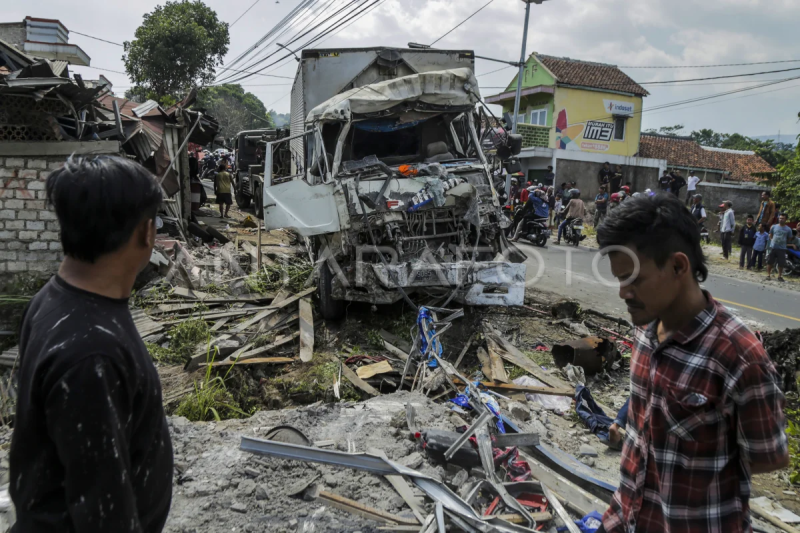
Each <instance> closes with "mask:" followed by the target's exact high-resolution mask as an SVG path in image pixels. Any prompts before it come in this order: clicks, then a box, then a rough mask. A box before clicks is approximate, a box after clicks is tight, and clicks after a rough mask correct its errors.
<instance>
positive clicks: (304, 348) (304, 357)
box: [299, 298, 314, 363]
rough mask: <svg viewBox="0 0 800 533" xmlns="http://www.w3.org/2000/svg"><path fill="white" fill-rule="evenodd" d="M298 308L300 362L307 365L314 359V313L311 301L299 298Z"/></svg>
mask: <svg viewBox="0 0 800 533" xmlns="http://www.w3.org/2000/svg"><path fill="white" fill-rule="evenodd" d="M299 306H300V312H299V314H300V360H301V361H303V362H304V363H308V362H309V361H311V359H313V358H314V312H313V311H312V309H311V300H309V299H308V298H301V299H300V302H299Z"/></svg>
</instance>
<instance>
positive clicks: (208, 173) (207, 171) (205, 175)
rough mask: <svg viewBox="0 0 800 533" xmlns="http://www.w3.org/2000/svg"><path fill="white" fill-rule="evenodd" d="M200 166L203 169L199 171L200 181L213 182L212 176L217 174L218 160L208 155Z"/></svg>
mask: <svg viewBox="0 0 800 533" xmlns="http://www.w3.org/2000/svg"><path fill="white" fill-rule="evenodd" d="M202 164H203V167H202V169H201V170H200V179H201V180H205V179H207V180H211V181H214V176H216V174H217V165H218V164H219V160H218V159H217V158H216V157H215V156H214V155H212V154H209V155H207V156H205V157H204V158H203V161H202Z"/></svg>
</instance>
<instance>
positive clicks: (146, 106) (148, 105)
mask: <svg viewBox="0 0 800 533" xmlns="http://www.w3.org/2000/svg"><path fill="white" fill-rule="evenodd" d="M157 107H158V102H156V101H155V100H148V101H146V102H145V103H143V104H141V105H139V106H137V107H134V108H133V109H131V111H133V114H134V115H136V116H137V117H139V118H141V117H143V116H145V115H147V113H149V112H150V111H152V110H153V109H155V108H157Z"/></svg>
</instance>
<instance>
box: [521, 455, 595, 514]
mask: <svg viewBox="0 0 800 533" xmlns="http://www.w3.org/2000/svg"><path fill="white" fill-rule="evenodd" d="M519 456H520V458H521V459H522V460H524V461H527V463H528V466H529V467H530V469H531V474H532V475H533V477H534V479H536V480H538V481H540V482H542V483H546V484H547V485H548V487H549V488H550V489H551V490H552V491H553V492H555V493H557V494H556V497H560V499H562V500H565V501H566V502H567V503H566V504H567V506H568V507H570V508H571V509H572V510H573V511H575V512H576V513H578V514H579V515H580V516H585V515H587V514H589V513H590V512H592V511H597V512H598V513H600V514H603V513H605V512H606V510H607V509H608V503H606V502H604V501H602V500H601V499H600V498H597V497H596V496H594V495H592V494H589V493H588V492H586V491H585V490H583V489H582V488H580V487H579V486H577V485H575V484H574V483H572V482H571V481H569V480H568V479H566V478H565V477H563V476H561V475H559V474H558V473H556V472H555V471H554V470H551V469H550V468H548V467H546V466H545V465H543V464H542V463H540V462H539V461H538V460H536V459H534V458H533V457H532V456H531V455H530V454H528V453H525V452H524V451H522V450H519Z"/></svg>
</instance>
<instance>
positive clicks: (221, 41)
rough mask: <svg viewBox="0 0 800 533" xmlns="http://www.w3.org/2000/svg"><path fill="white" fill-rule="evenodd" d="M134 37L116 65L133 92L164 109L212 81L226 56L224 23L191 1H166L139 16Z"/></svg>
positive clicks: (206, 8) (226, 46)
mask: <svg viewBox="0 0 800 533" xmlns="http://www.w3.org/2000/svg"><path fill="white" fill-rule="evenodd" d="M135 37H136V38H135V39H134V40H133V41H125V43H124V47H125V48H124V49H125V53H124V55H123V56H122V61H123V62H124V63H125V71H126V72H127V73H128V75H129V76H130V78H131V79H132V80H133V83H134V84H136V88H135V90H134V91H132V92H133V94H136V95H144V96H146V97H147V98H152V99H154V100H156V101H158V102H160V103H162V104H164V105H169V104H171V103H174V102H175V101H177V100H179V99H180V98H181V97H182V96H183V94H184V93H185V92H186V91H187V90H189V89H190V88H191V87H192V86H194V85H207V84H209V83H211V82H212V81H213V80H214V77H215V73H216V67H217V66H218V65H221V64H222V58H223V56H224V55H225V54H226V53H227V52H228V44H229V43H230V37H229V35H228V24H227V23H225V22H221V21H220V20H219V19H218V18H217V14H216V12H214V10H212V9H211V8H209V7H208V6H206V5H205V4H204V3H203V2H201V1H199V0H197V1H195V2H190V1H188V0H182V1H180V2H167V3H166V4H164V5H163V6H158V7H156V8H155V10H154V11H153V12H152V13H148V14H146V15H145V16H144V21H143V22H142V25H141V26H139V27H138V28H137V29H136V33H135Z"/></svg>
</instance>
